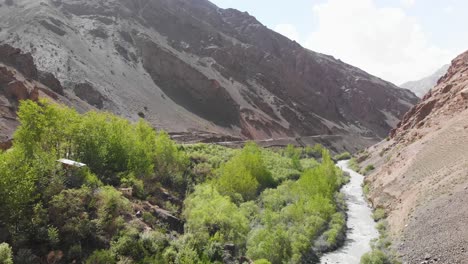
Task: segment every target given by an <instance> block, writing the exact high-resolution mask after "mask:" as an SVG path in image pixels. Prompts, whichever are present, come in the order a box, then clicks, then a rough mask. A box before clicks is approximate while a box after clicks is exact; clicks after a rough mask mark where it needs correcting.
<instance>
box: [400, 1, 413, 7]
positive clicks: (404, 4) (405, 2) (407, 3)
mask: <svg viewBox="0 0 468 264" xmlns="http://www.w3.org/2000/svg"><path fill="white" fill-rule="evenodd" d="M401 3H402V4H403V6H404V7H406V8H410V7H412V6H414V4H415V3H416V0H401Z"/></svg>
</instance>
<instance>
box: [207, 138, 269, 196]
mask: <svg viewBox="0 0 468 264" xmlns="http://www.w3.org/2000/svg"><path fill="white" fill-rule="evenodd" d="M274 184H275V183H274V180H273V178H272V176H271V173H270V172H269V171H268V169H267V167H266V166H265V164H264V163H263V158H262V153H261V152H260V149H259V148H258V146H257V145H255V144H254V143H248V144H246V146H245V147H244V149H243V150H242V151H241V152H240V153H239V154H238V155H236V156H234V157H233V158H232V159H231V160H229V161H228V162H227V163H226V164H224V165H223V166H222V167H221V169H220V177H219V178H218V179H217V180H216V181H215V185H216V186H217V188H218V190H219V192H220V193H221V194H223V195H228V196H229V197H231V199H232V200H233V201H235V202H236V203H241V202H243V201H249V200H252V199H254V198H255V197H256V195H257V193H258V192H260V191H262V190H263V189H265V188H268V187H272V186H274Z"/></svg>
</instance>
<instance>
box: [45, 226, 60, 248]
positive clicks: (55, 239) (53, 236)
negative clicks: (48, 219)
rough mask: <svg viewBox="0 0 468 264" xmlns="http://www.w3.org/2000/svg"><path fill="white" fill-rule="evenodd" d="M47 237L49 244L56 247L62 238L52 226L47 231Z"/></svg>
mask: <svg viewBox="0 0 468 264" xmlns="http://www.w3.org/2000/svg"><path fill="white" fill-rule="evenodd" d="M47 237H48V240H49V243H50V244H51V245H52V246H53V247H55V246H57V245H58V243H59V242H60V237H59V231H58V229H57V228H55V227H53V226H51V227H49V228H48V229H47Z"/></svg>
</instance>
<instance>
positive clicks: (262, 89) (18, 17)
mask: <svg viewBox="0 0 468 264" xmlns="http://www.w3.org/2000/svg"><path fill="white" fill-rule="evenodd" d="M8 2H9V4H7V3H5V4H3V5H1V7H0V25H1V30H0V41H1V42H5V43H8V44H11V45H12V46H14V47H18V48H20V49H22V50H23V51H24V52H30V53H31V54H32V56H33V57H34V61H35V62H36V64H37V66H38V68H39V70H42V71H47V72H50V73H52V74H54V75H55V76H56V77H57V79H58V80H60V81H61V83H62V85H63V87H64V90H65V92H66V93H69V94H73V95H76V96H77V97H79V98H81V99H82V100H84V101H86V102H88V103H89V104H90V105H93V106H94V107H96V108H100V109H103V110H108V111H112V112H114V113H116V114H119V115H121V116H124V117H127V118H129V119H133V120H136V119H137V118H139V117H144V118H145V119H146V120H147V121H149V122H150V123H151V124H153V125H154V126H156V127H158V128H164V129H166V130H169V131H171V132H190V133H191V132H195V131H196V132H210V133H215V134H224V135H229V136H234V137H237V138H254V139H268V138H277V137H296V136H313V135H323V134H325V135H345V136H348V137H350V138H351V139H355V142H353V144H355V145H356V144H357V145H359V146H361V147H362V146H367V145H369V144H371V143H373V142H376V141H378V140H379V139H381V138H383V137H385V136H386V134H387V133H388V131H389V130H390V129H391V128H392V127H394V126H395V125H396V123H397V122H398V120H399V119H400V118H401V116H402V115H403V113H405V112H406V111H407V110H408V109H409V108H410V107H411V106H412V105H413V104H414V103H416V101H417V98H416V97H415V96H414V94H412V93H411V92H409V91H408V90H405V89H400V88H398V87H396V86H395V85H393V84H391V83H388V82H386V81H383V80H381V79H378V78H376V77H374V76H371V75H369V74H367V73H366V72H364V71H362V70H360V69H358V68H355V67H353V66H351V65H348V64H346V63H343V62H341V61H340V60H336V59H334V58H333V57H331V56H327V55H323V54H319V53H315V52H312V51H310V50H307V49H305V48H303V47H301V46H300V45H299V44H298V43H296V42H294V41H291V40H289V39H287V38H286V37H284V36H282V35H280V34H277V33H276V32H274V31H272V30H270V29H268V28H267V27H265V26H264V25H262V24H261V23H260V22H259V21H257V20H256V19H255V18H254V17H252V16H251V15H249V14H248V13H243V12H240V11H237V10H234V9H221V8H218V7H217V6H215V5H213V4H212V3H211V2H209V1H206V0H196V1H189V0H171V1H169V0H152V1H147V0H137V1H133V0H132V1H130V0H109V1H94V0H93V1H91V0H86V1H84V0H50V1H36V0H15V1H8ZM362 136H365V137H366V138H367V140H364V143H361V142H362V140H361V139H359V138H362Z"/></svg>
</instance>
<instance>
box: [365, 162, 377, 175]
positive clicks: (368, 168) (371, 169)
mask: <svg viewBox="0 0 468 264" xmlns="http://www.w3.org/2000/svg"><path fill="white" fill-rule="evenodd" d="M373 170H375V167H374V165H372V164H371V165H368V166H367V167H366V168H365V169H364V170H363V171H362V174H363V175H366V174H367V173H369V172H371V171H373Z"/></svg>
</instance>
